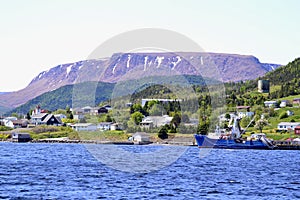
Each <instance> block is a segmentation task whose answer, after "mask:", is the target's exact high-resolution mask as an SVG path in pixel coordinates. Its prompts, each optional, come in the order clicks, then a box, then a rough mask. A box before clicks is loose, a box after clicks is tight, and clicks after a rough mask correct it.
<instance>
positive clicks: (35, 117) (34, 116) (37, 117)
mask: <svg viewBox="0 0 300 200" xmlns="http://www.w3.org/2000/svg"><path fill="white" fill-rule="evenodd" d="M46 115H48V113H40V114H34V115H33V116H32V117H31V118H34V119H40V118H43V117H45V116H46Z"/></svg>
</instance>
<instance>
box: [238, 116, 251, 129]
mask: <svg viewBox="0 0 300 200" xmlns="http://www.w3.org/2000/svg"><path fill="white" fill-rule="evenodd" d="M250 121H251V119H250V117H243V118H242V119H241V121H240V124H241V126H242V127H243V128H246V127H247V126H248V124H249V123H250ZM249 126H253V125H252V124H250V125H249Z"/></svg>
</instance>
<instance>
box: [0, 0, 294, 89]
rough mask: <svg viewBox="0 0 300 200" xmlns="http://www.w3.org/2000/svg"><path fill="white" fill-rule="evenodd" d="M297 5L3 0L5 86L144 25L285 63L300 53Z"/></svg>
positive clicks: (281, 1)
mask: <svg viewBox="0 0 300 200" xmlns="http://www.w3.org/2000/svg"><path fill="white" fill-rule="evenodd" d="M299 9H300V1H298V0H126V1H124V0H42V1H41V0H26V1H23V0H10V1H5V0H0V62H1V72H0V74H1V78H0V92H8V91H16V90H20V89H22V88H24V87H26V86H27V85H28V84H29V83H30V81H31V80H32V79H33V78H34V77H35V76H37V75H38V74H39V73H40V72H42V71H45V70H48V69H50V68H52V67H55V66H57V65H59V64H64V63H70V62H76V61H80V60H85V59H86V58H87V57H88V56H89V55H90V53H91V52H92V51H93V50H94V49H95V48H97V47H98V46H99V45H100V44H102V43H103V42H105V41H106V40H108V39H110V38H112V37H113V36H115V35H118V34H121V33H123V32H126V31H131V30H134V29H139V28H162V29H168V30H172V31H175V32H178V33H180V34H183V35H185V36H187V37H188V38H190V39H192V40H194V41H195V42H197V43H198V44H199V45H200V46H201V47H202V48H203V49H204V50H205V51H206V52H218V53H235V54H244V55H254V56H256V57H257V58H258V59H259V60H260V61H261V62H266V63H276V64H287V63H288V62H291V61H293V60H294V59H295V58H297V57H299V56H300V26H299V25H298V24H299V21H300V12H299Z"/></svg>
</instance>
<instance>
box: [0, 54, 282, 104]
mask: <svg viewBox="0 0 300 200" xmlns="http://www.w3.org/2000/svg"><path fill="white" fill-rule="evenodd" d="M278 66H279V65H277V64H265V63H260V62H259V60H258V59H257V58H256V57H254V56H245V55H235V54H220V53H195V52H190V53H187V52H184V53H180V52H179V53H124V54H122V53H118V54H114V55H112V57H110V58H105V59H97V60H85V61H79V62H75V63H69V64H62V65H59V66H56V67H54V68H51V69H50V70H48V71H44V72H41V73H40V74H39V75H38V76H36V77H35V78H34V79H33V80H32V81H31V83H30V84H29V85H28V86H27V87H26V88H24V89H22V90H19V91H17V92H11V93H7V94H2V95H1V96H0V106H4V107H17V106H19V105H22V104H24V103H26V102H27V101H28V100H30V99H32V98H34V97H36V96H38V95H40V94H43V93H45V92H48V91H52V90H55V89H57V88H59V87H61V86H64V85H70V84H74V83H79V82H85V81H103V82H118V81H121V80H130V79H139V78H143V77H145V76H155V75H159V76H172V75H181V74H182V75H183V74H185V75H201V76H202V77H208V78H214V79H217V80H220V81H223V82H228V81H241V80H249V79H255V78H257V77H259V76H263V75H264V74H265V73H266V72H268V71H271V70H273V69H275V68H277V67H278Z"/></svg>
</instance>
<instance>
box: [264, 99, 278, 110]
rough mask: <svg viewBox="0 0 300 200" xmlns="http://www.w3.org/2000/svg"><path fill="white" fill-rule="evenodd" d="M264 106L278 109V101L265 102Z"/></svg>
mask: <svg viewBox="0 0 300 200" xmlns="http://www.w3.org/2000/svg"><path fill="white" fill-rule="evenodd" d="M264 104H265V107H273V108H275V107H277V101H265V102H264Z"/></svg>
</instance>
